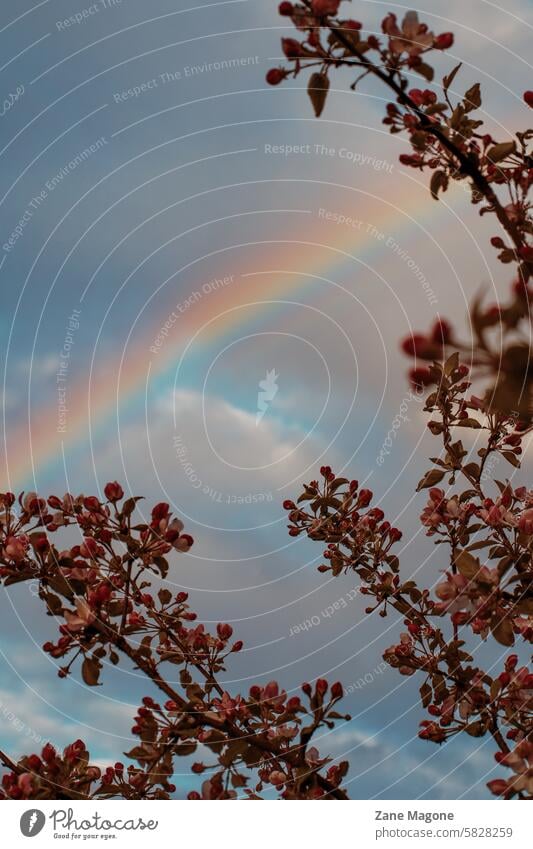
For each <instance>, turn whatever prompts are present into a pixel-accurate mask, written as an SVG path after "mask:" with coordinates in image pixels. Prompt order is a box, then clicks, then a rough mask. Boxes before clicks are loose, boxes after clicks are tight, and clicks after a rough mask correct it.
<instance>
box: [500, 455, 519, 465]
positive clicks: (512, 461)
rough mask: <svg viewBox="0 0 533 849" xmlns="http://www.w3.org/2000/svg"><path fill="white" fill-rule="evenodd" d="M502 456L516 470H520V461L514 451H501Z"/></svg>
mask: <svg viewBox="0 0 533 849" xmlns="http://www.w3.org/2000/svg"><path fill="white" fill-rule="evenodd" d="M500 454H501V455H502V457H505V459H506V460H507V462H508V463H510V464H511V466H514V467H515V469H519V468H520V460H519V459H518V457H517V456H516V454H513V452H512V451H500Z"/></svg>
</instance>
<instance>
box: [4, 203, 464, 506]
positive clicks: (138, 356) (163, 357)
mask: <svg viewBox="0 0 533 849" xmlns="http://www.w3.org/2000/svg"><path fill="white" fill-rule="evenodd" d="M341 188H342V187H341V186H339V189H341ZM344 188H345V189H348V190H350V187H344ZM409 189H410V191H409V192H408V193H407V198H406V200H405V203H403V205H402V206H401V207H397V206H394V205H393V204H391V203H389V202H387V201H384V200H382V199H380V198H376V197H374V196H372V195H370V194H369V193H367V192H362V191H361V190H359V189H355V190H354V191H355V192H356V193H357V194H358V195H359V196H361V195H362V196H363V200H364V204H365V216H364V217H365V220H368V221H370V222H372V223H374V222H376V223H375V226H376V227H377V228H378V229H380V230H382V231H384V232H386V231H387V230H388V229H389V226H391V225H394V227H395V231H396V232H399V231H405V230H407V229H408V228H409V227H410V226H412V225H413V224H416V223H417V221H422V220H427V218H428V216H429V214H430V213H433V214H443V213H445V211H446V207H447V205H446V204H444V203H440V204H439V205H437V204H436V203H435V201H433V200H432V199H431V198H430V197H429V193H428V197H427V200H424V201H423V202H422V203H421V202H420V200H419V198H418V192H417V191H414V190H412V189H411V187H409ZM354 206H355V205H354ZM415 211H416V216H417V217H416V221H415V219H414V218H413V217H412V214H413V213H414V212H415ZM353 214H354V217H355V216H356V214H357V213H356V212H354V213H353ZM299 218H302V219H304V220H303V222H302V224H303V225H304V226H303V228H302V226H301V225H298V226H299V227H300V229H302V232H301V234H298V235H296V234H295V235H294V237H293V238H292V239H290V240H289V239H287V240H285V241H284V240H281V241H280V240H277V239H272V240H271V241H264V242H258V243H256V244H255V246H254V256H253V267H251V265H250V262H249V261H246V262H242V263H241V265H242V267H240V268H238V267H237V264H236V263H232V271H233V273H234V274H235V278H236V281H237V282H235V283H232V284H231V285H229V286H224V287H221V288H220V289H216V288H214V289H213V291H211V292H210V293H209V296H208V297H203V298H200V299H199V300H198V302H197V303H195V304H194V305H193V306H191V308H190V309H188V310H187V312H185V313H184V315H183V316H180V318H179V322H178V323H176V325H175V326H174V328H173V329H172V330H171V331H170V333H169V336H168V337H167V339H166V340H165V343H164V345H162V346H161V349H160V351H159V353H157V354H154V353H152V352H151V351H150V347H151V346H153V344H154V339H156V338H157V336H158V333H159V332H160V330H161V326H162V325H163V323H164V322H165V320H166V316H167V315H168V314H169V312H171V311H172V309H173V307H174V306H175V303H173V304H170V303H166V304H165V303H162V305H161V310H160V312H159V315H158V318H157V319H154V320H151V321H150V322H146V326H145V327H144V328H143V332H142V334H139V336H138V338H136V341H135V346H132V347H131V349H128V350H127V354H126V356H125V357H123V356H122V355H120V354H117V357H116V359H115V361H111V362H110V361H109V359H107V361H106V365H105V369H104V368H102V369H101V371H95V372H93V373H92V375H91V377H90V383H89V384H88V385H87V384H86V385H85V386H84V385H83V381H81V380H80V377H79V374H77V376H76V386H71V387H69V389H68V396H67V397H68V408H69V412H68V419H67V429H66V432H65V433H58V432H57V424H58V420H57V404H56V403H52V404H49V405H48V406H43V407H41V408H38V409H37V410H35V411H32V409H31V407H30V408H29V413H28V420H27V422H26V427H25V428H23V427H22V426H21V425H20V423H18V425H17V427H16V428H15V432H10V431H8V432H7V434H6V454H7V456H6V458H5V460H6V469H5V483H6V484H7V486H8V487H9V488H10V489H12V490H15V491H16V490H18V489H20V488H22V487H26V488H28V487H30V488H33V487H34V486H35V488H37V486H36V481H37V470H38V471H39V474H41V473H43V472H45V471H47V470H50V469H51V468H54V467H56V466H58V465H59V464H62V462H63V453H65V454H69V455H72V456H73V458H74V457H75V452H76V450H77V449H78V450H80V451H86V446H87V441H86V440H87V437H88V432H89V431H88V428H89V422H90V425H91V431H92V433H93V434H96V433H97V432H98V430H99V429H101V428H102V427H103V426H104V425H105V424H106V423H107V422H108V421H109V419H110V418H111V417H112V416H113V415H114V414H116V411H117V409H119V408H120V409H130V408H131V407H132V406H133V405H135V404H136V403H140V404H141V405H142V404H143V403H144V397H145V389H146V387H145V380H146V376H147V373H148V369H150V378H151V379H152V378H157V377H159V378H163V377H164V375H165V374H166V373H168V372H169V370H171V369H172V368H173V367H175V364H176V360H177V357H178V356H179V354H180V352H181V351H182V350H183V348H184V347H185V344H186V343H187V342H188V341H189V339H190V337H191V336H192V335H193V334H194V333H195V332H196V330H197V329H198V328H200V327H202V326H203V325H209V332H208V333H207V334H205V339H208V340H209V342H210V343H212V342H213V341H214V340H216V339H217V338H220V337H223V336H225V335H226V334H227V333H229V332H230V331H231V330H232V329H233V328H234V327H236V326H238V325H239V324H242V323H243V315H245V311H244V310H239V309H238V307H240V306H242V305H243V304H253V303H257V304H259V303H260V302H265V301H269V302H272V301H276V299H283V298H284V297H287V298H288V299H290V298H292V297H294V296H295V295H297V294H298V292H300V291H301V290H305V289H306V288H308V287H310V286H313V285H316V282H315V280H313V275H314V276H315V277H316V276H318V277H320V276H323V277H326V278H327V277H328V274H331V272H332V271H333V270H334V269H335V267H338V266H341V265H342V264H343V263H346V262H349V261H353V260H355V261H356V262H360V263H362V264H363V265H364V266H366V267H367V268H368V269H369V273H370V267H369V265H368V262H369V260H371V259H372V256H374V255H376V254H377V253H379V252H382V251H383V250H384V248H383V245H382V243H381V242H380V241H379V240H376V238H375V237H374V236H372V235H371V234H368V233H366V232H365V230H364V229H363V230H362V231H354V229H353V228H351V227H350V226H348V225H344V224H334V225H327V224H325V223H324V221H323V220H321V219H319V217H318V215H317V214H313V215H305V216H299ZM328 227H329V229H326V228H328ZM294 229H296V226H295V227H294ZM325 234H327V235H325ZM323 239H327V244H323V243H322V240H323ZM247 247H248V246H247ZM274 247H275V258H274V255H273V248H274ZM231 253H232V251H231V249H230V250H228V255H230V254H231ZM258 269H260V270H261V271H263V272H269V270H270V269H283V270H284V271H281V272H280V271H276V270H274V271H272V273H268V274H267V275H266V276H265V274H254V272H256V271H257V270H258ZM302 269H313V272H312V274H310V276H309V277H306V276H305V271H304V273H287V272H291V271H293V272H302ZM246 274H250V276H249V277H247V278H246V279H243V278H242V275H246ZM205 282H206V281H205V279H203V280H201V281H198V284H197V287H196V288H199V289H200V290H201V287H202V285H203V284H204V283H205ZM266 286H268V289H267V290H265V287H266ZM169 288H170V287H169ZM194 290H195V285H194V283H193V284H192V285H191V291H194ZM174 298H175V295H174ZM164 300H166V298H161V301H164ZM274 306H275V305H274V304H272V305H271V308H274ZM221 314H222V316H221ZM220 316H221V317H220ZM217 317H220V318H217ZM214 319H216V320H214ZM244 321H246V319H244ZM210 322H211V324H210ZM202 338H203V337H202Z"/></svg>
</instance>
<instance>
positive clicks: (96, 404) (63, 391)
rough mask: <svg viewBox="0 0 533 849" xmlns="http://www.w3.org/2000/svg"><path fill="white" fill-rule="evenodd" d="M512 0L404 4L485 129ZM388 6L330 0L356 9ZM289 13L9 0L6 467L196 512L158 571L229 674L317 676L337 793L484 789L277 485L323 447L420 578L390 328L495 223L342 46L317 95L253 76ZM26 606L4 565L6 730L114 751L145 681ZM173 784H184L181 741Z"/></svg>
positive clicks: (433, 306) (104, 757) (454, 309)
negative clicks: (90, 671)
mask: <svg viewBox="0 0 533 849" xmlns="http://www.w3.org/2000/svg"><path fill="white" fill-rule="evenodd" d="M531 7H532V3H531V2H530V0H512V2H505V3H493V2H488V0H471V2H469V3H468V4H465V3H464V2H461V3H460V2H458V0H451V2H447V3H445V4H444V3H442V2H438V0H426V2H424V3H423V4H421V5H420V6H419V7H417V8H418V11H419V15H420V18H421V19H422V20H425V21H427V23H428V24H429V26H430V28H431V29H432V30H433V31H434V32H436V33H439V32H443V31H449V30H452V31H453V32H455V34H456V40H455V44H454V46H453V48H452V49H451V50H450V51H448V53H447V55H446V57H445V58H443V59H439V61H438V62H437V74H436V81H438V80H439V79H440V78H441V77H442V75H443V74H444V73H447V72H448V71H449V70H450V69H451V68H452V67H453V66H454V65H456V64H457V63H458V62H462V63H463V66H462V69H461V72H460V73H459V74H458V75H457V77H456V78H455V81H454V84H453V90H454V94H455V95H457V96H458V97H460V96H461V95H462V94H463V93H464V91H466V89H467V88H469V87H470V86H471V85H472V84H473V83H474V82H476V81H479V82H480V83H481V85H482V91H483V105H482V110H481V112H482V117H483V118H484V119H485V121H486V122H487V128H488V130H489V131H490V132H492V133H493V134H494V135H495V136H497V137H498V138H499V139H501V140H505V139H506V138H508V137H509V134H510V133H512V132H513V131H514V130H515V129H525V128H526V127H527V126H528V124H527V120H528V117H529V116H528V114H527V111H528V110H527V108H526V107H525V105H524V104H523V103H522V100H521V94H522V91H523V89H525V88H528V87H529V88H530V87H531V85H530V84H528V83H527V81H528V80H531V67H530V64H529V63H528V61H527V57H528V56H529V55H530V51H529V50H528V48H529V47H530V44H531V20H532V19H531V14H530V12H531ZM408 8H410V7H409V6H404V5H402V4H399V3H382V2H377V0H353V2H352V3H351V4H350V6H348V4H346V9H347V13H348V14H349V15H350V16H351V17H353V18H357V19H360V20H363V21H364V22H365V26H366V27H367V28H368V30H370V31H374V32H378V31H379V28H380V27H379V24H380V21H381V18H382V17H383V16H384V14H386V13H387V12H388V11H390V10H392V11H395V12H396V13H397V14H398V16H401V15H403V14H404V11H406V10H407V9H408ZM284 34H289V33H288V32H287V23H286V21H285V20H283V19H280V18H279V17H278V15H277V12H276V4H275V3H271V2H270V0H268V2H265V0H228V1H227V2H212V3H210V2H205V3H199V2H195V0H174V2H171V0H151V2H150V3H149V4H148V3H145V2H142V0H121V2H119V0H115V2H113V0H106V2H104V1H103V0H98V2H96V3H94V4H92V5H91V4H90V2H89V0H70V2H67V0H64V2H60V0H44V2H40V3H34V2H32V0H19V1H18V2H17V4H16V8H13V7H12V5H11V4H4V5H3V7H2V9H1V10H0V43H1V44H2V54H1V55H2V60H1V61H2V63H3V64H2V67H0V72H1V78H2V92H3V94H2V99H3V101H4V103H3V107H2V110H1V117H0V156H1V158H2V166H3V167H2V169H1V170H0V182H1V185H0V207H1V215H0V222H1V233H0V284H1V286H2V297H3V309H2V313H1V315H0V344H1V351H2V358H1V362H2V367H3V368H2V378H3V416H2V423H1V429H2V440H3V450H2V479H3V484H2V485H3V488H4V489H5V490H7V489H9V490H14V491H17V492H20V491H22V490H25V491H29V490H35V491H38V492H40V493H42V494H44V495H48V494H51V493H52V492H53V493H59V494H63V492H65V491H72V492H76V493H78V492H83V493H85V494H92V493H95V494H100V493H101V492H102V491H103V487H104V485H105V483H106V482H107V481H108V480H110V479H111V480H114V479H118V480H120V481H121V482H122V483H123V485H124V487H125V489H126V490H127V491H128V492H130V493H132V494H136V495H140V494H142V495H144V496H145V498H146V505H150V504H151V503H155V502H156V501H161V500H165V501H168V502H170V503H171V504H172V508H173V510H174V511H175V512H176V513H177V514H178V515H180V516H181V517H183V519H184V521H185V523H186V526H187V530H188V532H190V533H191V534H192V536H193V537H194V538H195V541H196V542H195V546H194V548H193V549H192V551H191V552H190V554H189V555H187V556H186V557H185V556H179V557H176V558H175V560H174V561H173V563H172V568H171V571H170V574H169V578H168V581H169V584H170V586H171V588H185V589H187V590H188V591H189V592H190V594H191V602H192V606H193V608H194V609H196V610H197V611H198V613H199V617H200V620H201V621H204V622H206V623H214V622H218V621H228V622H230V623H231V624H232V625H233V627H234V630H235V632H236V633H237V634H238V636H239V638H242V639H243V640H244V641H245V648H246V650H245V651H244V652H243V653H242V655H241V656H239V657H238V658H236V659H235V661H234V662H233V663H232V665H231V668H230V669H228V672H227V673H226V677H225V681H226V683H227V685H228V687H230V688H232V690H234V691H238V690H239V689H241V690H245V689H246V690H247V689H248V688H249V686H250V685H251V684H252V683H255V682H256V681H257V682H263V683H264V682H266V681H268V680H271V679H272V678H276V679H277V680H279V681H280V682H281V683H282V684H283V685H284V686H285V687H286V688H287V689H288V690H295V689H296V688H297V687H298V686H299V684H300V683H301V682H302V681H304V680H306V679H314V678H316V677H327V678H329V679H330V680H332V681H333V680H337V679H340V680H342V681H343V683H344V684H345V686H346V690H347V696H346V709H347V710H348V711H349V712H350V713H351V714H352V717H353V718H352V720H351V721H350V722H348V723H345V724H344V725H343V726H342V727H340V728H339V729H338V730H337V731H335V732H333V733H328V734H326V735H323V739H321V740H319V741H318V746H319V748H320V750H321V752H329V753H331V754H332V755H333V756H334V757H343V756H345V757H348V758H349V759H350V762H351V770H350V774H349V776H348V780H347V787H348V790H349V793H350V795H351V796H352V797H355V798H419V797H420V798H444V799H446V798H454V799H455V798H463V797H464V798H484V797H486V795H487V791H486V789H485V783H486V780H487V778H488V776H490V775H491V774H492V771H493V760H492V755H491V747H490V744H489V743H488V742H487V741H485V740H481V741H476V740H470V739H469V740H468V741H467V742H466V743H465V742H464V741H461V743H460V744H456V743H454V742H452V743H450V744H447V745H446V746H445V747H444V748H443V749H441V750H437V748H436V747H433V746H431V745H430V744H427V743H423V742H421V741H419V740H418V739H417V737H416V731H417V727H418V722H419V721H420V719H422V718H423V714H422V709H421V707H420V704H419V701H418V697H417V692H416V688H415V687H413V682H412V681H411V680H409V679H405V678H401V677H398V676H397V675H396V674H395V673H394V672H393V671H392V670H390V669H388V668H385V667H384V665H383V662H382V660H381V654H382V652H383V650H384V649H385V648H386V647H387V646H389V645H391V644H392V643H393V642H395V638H396V635H397V633H398V630H399V628H400V623H398V622H397V621H396V620H395V619H394V618H393V617H390V618H389V619H387V620H385V621H382V620H380V621H375V620H373V619H371V618H368V617H365V616H364V615H363V613H362V609H361V605H360V603H359V601H358V600H356V601H352V600H351V597H350V590H352V589H353V581H350V579H349V578H346V577H344V578H338V579H335V580H328V579H324V577H323V576H320V575H319V574H318V573H317V571H316V566H317V565H318V563H319V562H320V554H321V551H320V549H317V548H316V546H314V545H312V544H311V543H309V542H306V541H304V540H303V539H297V540H295V539H289V538H288V536H287V534H286V521H285V516H284V512H283V510H282V507H281V505H282V502H283V500H284V499H286V498H292V497H294V496H295V495H296V494H298V492H299V488H300V487H301V484H302V483H303V482H307V481H309V480H311V479H313V478H314V477H316V474H317V469H318V468H319V467H320V465H322V464H323V463H324V462H327V463H329V465H331V466H332V467H334V469H335V470H336V471H339V472H343V473H346V475H347V476H348V477H350V478H352V477H356V478H358V479H359V480H360V481H364V482H365V485H366V486H369V487H370V488H371V489H372V490H373V491H374V492H375V493H376V497H377V501H378V503H379V504H380V505H381V506H382V507H383V509H385V510H386V512H387V515H388V517H389V518H390V519H391V521H393V522H394V523H395V524H397V525H399V526H400V527H402V529H403V530H404V532H405V535H404V540H403V541H402V545H401V549H402V553H401V557H402V568H404V569H405V570H406V572H407V573H409V574H416V575H417V578H418V579H419V580H423V581H424V582H425V584H426V585H428V586H431V585H433V584H434V583H435V582H436V581H437V580H438V579H439V575H440V570H442V569H443V568H444V564H442V563H440V562H439V558H438V556H436V553H435V552H434V551H433V550H432V546H431V542H430V541H429V540H427V539H426V538H425V537H424V536H423V535H422V532H421V530H420V527H419V524H418V521H417V517H418V515H419V513H420V512H421V509H422V507H423V501H424V499H423V496H420V495H415V494H414V489H415V486H416V483H417V481H418V480H419V478H420V477H421V475H422V474H423V472H424V471H425V468H426V467H425V462H424V456H427V452H428V451H429V452H430V453H431V451H435V446H431V441H430V440H429V439H428V436H427V434H426V431H425V421H424V417H423V414H422V410H421V407H422V405H421V403H420V399H419V398H417V397H415V396H413V394H412V393H410V390H409V386H408V384H407V381H406V377H405V373H406V369H407V365H408V364H407V362H406V361H405V360H404V359H403V358H402V356H401V355H400V353H399V346H398V340H399V339H400V338H402V337H403V336H405V335H406V334H408V333H409V331H410V330H412V329H424V328H426V327H427V326H428V324H429V323H430V322H431V321H432V320H433V319H434V318H435V316H436V315H438V314H441V315H445V316H447V317H451V318H452V319H453V320H454V321H456V322H457V324H458V325H459V326H462V327H464V328H466V326H467V306H468V303H469V301H470V300H471V299H472V297H473V296H474V295H475V294H476V293H477V292H479V291H480V289H482V288H483V289H484V290H485V291H486V292H487V293H488V297H490V298H491V299H497V296H498V292H505V290H506V287H507V284H508V282H509V281H508V280H507V279H506V276H505V269H503V270H502V267H501V266H499V265H498V263H497V262H496V259H495V252H494V251H493V249H491V248H490V246H489V247H487V244H488V238H489V237H490V236H491V235H493V234H494V233H495V232H497V230H496V227H495V224H494V221H490V220H488V219H489V218H490V216H486V218H484V219H480V218H479V217H478V215H477V211H476V210H475V209H474V208H473V207H472V206H471V204H470V202H469V196H468V194H467V193H466V192H465V191H464V190H463V188H462V187H461V186H454V187H453V189H452V190H451V191H450V192H449V193H448V194H446V195H445V197H444V198H443V199H442V200H441V201H439V202H438V203H437V202H435V201H433V200H432V199H431V197H430V195H429V191H428V189H427V186H426V184H425V178H424V176H423V175H420V174H419V173H418V172H415V171H412V170H408V169H405V168H403V167H402V166H400V165H399V164H398V156H399V154H401V153H402V152H405V151H407V149H408V147H407V142H406V140H405V139H404V138H403V137H399V136H390V135H388V133H387V132H386V129H387V128H386V127H383V126H382V124H381V119H382V116H383V111H384V106H385V103H386V102H387V95H386V92H384V91H383V90H381V89H380V88H379V87H377V86H376V85H374V84H373V83H372V82H368V81H365V82H364V83H363V84H362V85H361V86H360V88H358V90H357V92H356V93H354V92H352V91H350V88H349V86H350V83H351V82H352V80H351V78H350V76H349V75H347V74H346V73H344V72H339V73H338V75H336V76H335V77H334V80H333V82H332V90H331V92H330V95H329V98H328V103H327V106H326V109H325V110H324V113H323V115H322V117H321V118H320V119H319V120H317V119H315V118H314V117H313V114H312V110H311V107H310V104H309V103H308V100H307V96H306V93H305V81H304V80H303V79H301V78H300V79H298V80H296V81H294V82H288V83H286V84H284V85H283V86H279V87H276V88H271V87H268V86H266V84H265V82H264V77H265V73H266V71H267V70H268V69H269V68H270V67H272V66H275V65H277V64H279V62H280V47H279V39H280V36H282V35H284ZM421 83H422V84H423V86H424V87H425V85H426V84H425V83H423V81H421V79H420V78H413V86H417V87H419V86H420V85H421ZM400 410H401V411H402V416H403V418H402V421H401V426H400V427H399V428H398V427H397V426H394V424H393V423H394V422H396V425H397V419H396V417H397V415H398V414H399V412H400ZM406 410H407V412H405V411H406ZM404 419H405V420H404ZM388 437H389V442H388V443H387V442H386V440H387V438H388ZM390 443H392V445H390ZM387 451H388V452H389V453H386V452H387ZM528 467H529V460H528V459H527V458H526V463H525V470H524V474H527V470H528ZM502 474H504V472H503V471H502ZM142 509H143V508H142V507H141V510H142ZM437 554H438V552H437ZM341 599H342V600H344V601H342V602H341V601H340V600H341ZM336 602H340V604H338V605H337V606H338V607H340V610H338V611H336V612H335V613H334V615H331V614H330V613H329V612H328V611H329V610H330V608H331V606H332V605H334V604H335V603H336ZM344 602H346V603H344ZM41 614H42V611H41V612H40V606H39V602H38V600H36V599H35V598H34V597H32V595H31V593H30V592H29V591H28V589H27V588H25V587H20V586H19V587H14V588H10V589H9V591H6V592H5V593H4V594H3V601H2V617H1V620H0V633H1V646H0V648H1V654H0V741H1V742H2V744H3V745H4V746H6V747H7V748H9V749H10V751H14V752H15V753H20V752H23V751H29V750H30V749H31V748H32V745H33V746H34V747H38V744H39V743H40V742H42V741H45V740H47V739H52V741H53V742H55V743H56V744H57V745H59V746H64V745H65V744H67V743H68V742H70V741H71V740H72V739H75V738H76V737H78V736H81V737H83V738H84V739H86V740H87V742H88V744H89V746H90V749H91V752H92V753H93V755H94V757H95V758H96V759H97V760H101V761H108V760H109V761H110V762H113V761H114V760H116V759H117V757H119V755H120V753H121V752H123V751H124V750H126V749H128V748H130V743H131V735H130V731H129V728H130V724H131V717H132V716H133V714H134V712H135V706H136V705H137V704H138V702H139V699H140V698H141V697H142V695H144V694H145V693H146V692H147V686H146V685H145V684H144V682H143V681H142V680H140V679H139V678H138V676H137V675H136V674H135V673H134V672H133V671H132V670H130V669H128V668H127V667H124V668H123V669H121V670H119V671H118V672H113V674H112V675H111V674H109V670H106V672H107V673H108V674H105V675H104V681H105V686H104V687H101V688H98V689H94V690H90V691H88V690H87V688H86V687H85V686H84V685H82V684H81V683H80V682H79V680H78V679H77V678H76V677H73V678H72V679H70V680H68V681H63V682H58V680H57V677H56V672H55V669H53V668H52V666H53V664H52V661H51V660H50V659H49V658H48V657H47V656H44V655H43V653H42V651H41V649H40V646H41V644H42V643H43V642H44V641H45V640H46V639H49V638H50V637H51V635H53V634H54V633H55V624H54V623H53V621H51V620H47V619H46V618H45V617H43V616H42V615H41ZM308 621H309V622H311V627H309V626H308V627H307V630H305V631H303V632H302V631H300V633H295V630H296V628H295V626H297V625H299V624H301V623H305V622H308ZM479 651H480V655H481V656H482V655H483V651H484V649H483V647H481V649H480V650H479ZM491 662H495V663H496V664H497V662H498V659H497V658H494V656H493V655H492V656H491ZM32 750H33V749H32ZM176 783H177V785H178V793H183V792H185V791H186V789H188V788H190V787H191V786H192V779H190V778H189V776H188V775H187V764H185V763H184V764H183V765H180V773H179V774H178V775H177V777H176Z"/></svg>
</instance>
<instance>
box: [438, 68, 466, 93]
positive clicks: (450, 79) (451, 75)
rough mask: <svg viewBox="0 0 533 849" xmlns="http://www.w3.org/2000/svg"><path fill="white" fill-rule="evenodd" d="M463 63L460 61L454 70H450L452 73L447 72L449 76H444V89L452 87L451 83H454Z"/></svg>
mask: <svg viewBox="0 0 533 849" xmlns="http://www.w3.org/2000/svg"><path fill="white" fill-rule="evenodd" d="M462 64H463V63H462V62H459V64H458V65H456V66H455V68H454V69H453V71H450V73H449V74H447V76H445V77H443V79H442V86H443V88H444V91H448V89H449V88H450V86H451V84H452V83H453V81H454V79H455V76H456V74H457V72H458V70H459V68H461V66H462Z"/></svg>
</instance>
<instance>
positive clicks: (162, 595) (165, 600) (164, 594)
mask: <svg viewBox="0 0 533 849" xmlns="http://www.w3.org/2000/svg"><path fill="white" fill-rule="evenodd" d="M157 596H158V598H159V601H160V602H161V604H162V605H164V606H166V605H167V604H170V602H171V601H172V593H171V592H170V590H167V589H162V590H159V592H158V593H157Z"/></svg>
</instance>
